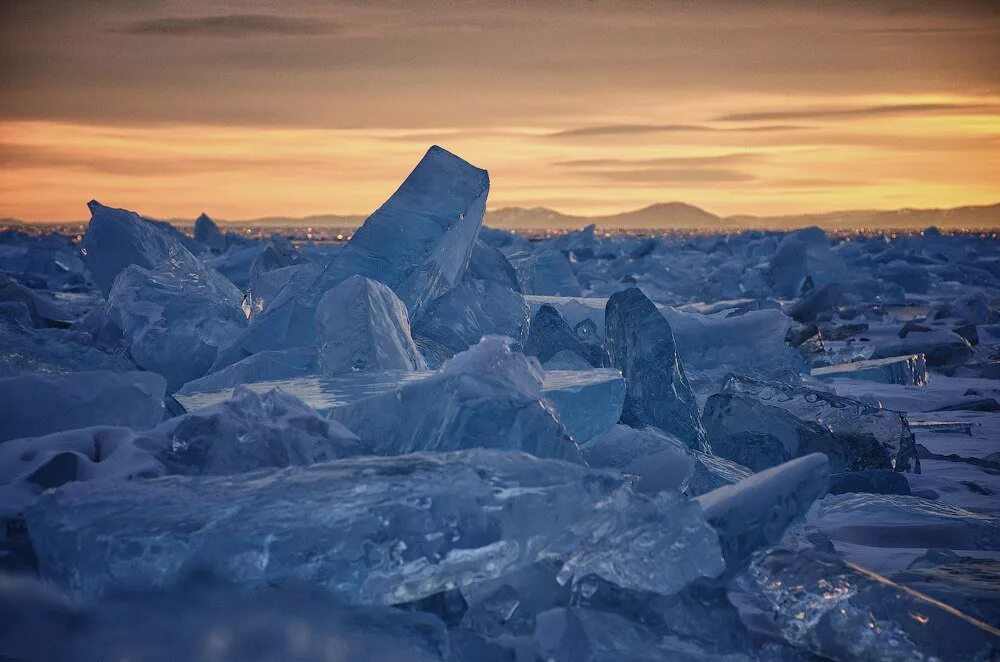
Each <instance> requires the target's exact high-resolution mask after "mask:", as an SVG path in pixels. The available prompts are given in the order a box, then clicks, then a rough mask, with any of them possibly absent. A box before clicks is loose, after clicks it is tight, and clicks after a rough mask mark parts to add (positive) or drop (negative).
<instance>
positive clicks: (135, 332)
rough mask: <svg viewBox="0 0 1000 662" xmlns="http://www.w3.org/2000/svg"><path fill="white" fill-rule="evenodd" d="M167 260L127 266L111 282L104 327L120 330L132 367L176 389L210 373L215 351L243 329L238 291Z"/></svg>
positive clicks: (227, 283)
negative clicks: (157, 376) (158, 376)
mask: <svg viewBox="0 0 1000 662" xmlns="http://www.w3.org/2000/svg"><path fill="white" fill-rule="evenodd" d="M186 269H187V266H186V265H184V264H182V263H178V262H171V261H167V262H164V263H162V264H160V265H159V266H157V267H155V268H154V269H152V270H150V269H145V268H143V267H140V266H136V265H130V266H128V267H126V268H125V269H123V270H122V271H121V273H119V274H118V277H117V278H116V279H115V283H114V286H113V287H112V288H111V292H110V293H109V294H108V302H107V305H106V306H105V309H104V320H105V324H110V325H113V327H115V328H117V329H120V331H121V333H122V335H123V340H124V343H125V345H126V346H127V347H128V348H129V349H130V352H131V354H132V357H133V358H134V359H135V361H136V363H137V364H138V365H140V366H141V367H143V368H146V369H147V370H152V371H154V372H158V373H160V374H161V375H163V376H164V377H166V379H167V387H168V389H169V390H170V391H174V390H176V389H178V388H180V386H181V385H182V384H184V383H185V382H188V381H190V380H192V379H195V378H196V377H200V376H202V375H204V374H205V373H206V372H208V370H209V368H211V367H212V364H213V363H214V362H215V360H216V358H217V356H218V353H219V349H220V348H222V347H225V346H227V345H228V344H229V343H231V342H232V341H233V340H234V339H235V338H236V337H238V335H239V333H240V332H241V331H242V330H243V329H244V327H245V326H246V315H245V314H244V312H243V310H242V309H241V308H240V305H239V303H240V299H241V297H240V295H239V292H238V290H236V288H235V287H233V285H232V284H231V283H229V282H228V281H226V282H224V283H221V286H220V283H219V282H217V281H223V280H224V279H223V278H222V277H221V276H218V275H216V278H215V279H213V278H207V277H203V276H204V275H205V274H204V273H201V274H199V273H191V272H188V271H187V270H186Z"/></svg>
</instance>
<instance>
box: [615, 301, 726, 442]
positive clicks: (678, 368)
mask: <svg viewBox="0 0 1000 662" xmlns="http://www.w3.org/2000/svg"><path fill="white" fill-rule="evenodd" d="M605 325H606V331H605V336H606V338H607V345H608V353H609V354H610V356H611V365H612V366H614V367H616V368H618V369H619V370H621V371H622V375H623V376H624V377H625V388H626V392H625V406H624V409H623V411H622V422H623V423H626V424H628V425H632V426H636V427H642V426H645V425H653V426H655V427H658V428H660V429H661V430H664V431H665V432H669V433H671V434H673V435H676V436H677V437H678V438H679V439H681V440H683V441H684V442H685V443H687V444H688V445H689V446H691V447H692V448H695V449H698V450H708V441H707V439H706V436H705V429H704V428H703V427H702V424H701V414H700V413H699V412H698V404H697V402H695V398H694V393H692V392H691V386H690V385H689V384H688V381H687V377H686V376H685V375H684V367H683V366H682V365H681V360H680V357H679V356H678V355H677V349H676V347H675V345H674V336H673V332H672V331H671V329H670V324H669V323H668V322H667V320H666V318H664V317H663V315H662V314H661V313H660V311H659V310H657V309H656V306H655V305H653V302H652V301H650V300H649V299H648V298H647V297H646V295H645V294H643V293H642V292H641V291H640V290H639V289H638V288H635V287H633V288H629V289H627V290H625V291H623V292H618V293H617V294H614V295H612V296H611V298H610V299H608V305H607V311H606V313H605Z"/></svg>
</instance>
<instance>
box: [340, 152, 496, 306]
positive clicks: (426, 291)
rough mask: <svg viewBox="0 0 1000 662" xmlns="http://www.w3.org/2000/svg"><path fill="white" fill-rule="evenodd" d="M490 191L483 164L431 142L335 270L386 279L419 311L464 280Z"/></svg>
mask: <svg viewBox="0 0 1000 662" xmlns="http://www.w3.org/2000/svg"><path fill="white" fill-rule="evenodd" d="M489 190H490V179H489V175H488V174H487V173H486V171H485V170H480V169H479V168H476V167H475V166H472V165H470V164H469V163H466V162H465V161H463V160H462V159H460V158H459V157H457V156H455V155H454V154H452V153H451V152H448V151H447V150H444V149H442V148H440V147H438V146H437V145H435V146H433V147H431V148H430V149H429V150H427V153H426V154H425V155H424V158H423V159H421V160H420V163H418V164H417V167H416V168H414V169H413V172H411V173H410V174H409V176H408V177H407V178H406V179H405V180H404V181H403V184H402V185H401V186H400V187H399V189H397V190H396V192H395V193H393V194H392V197H390V198H389V199H388V200H387V201H386V202H385V203H384V204H383V205H382V206H381V207H379V208H378V210H376V211H375V213H374V214H372V215H371V216H369V217H368V220H366V221H365V223H364V225H362V226H361V227H360V228H359V229H358V231H357V232H355V233H354V236H353V237H352V238H351V241H350V242H348V244H347V246H346V247H345V248H344V251H343V252H342V253H341V254H340V255H339V256H338V258H337V260H336V265H335V267H336V269H337V270H338V271H341V272H343V273H356V274H361V275H362V276H367V277H369V278H373V279H375V280H379V281H381V282H383V283H385V284H386V285H388V286H389V287H391V288H392V290H393V291H394V292H395V293H396V294H397V295H399V298H400V299H402V300H403V302H404V303H405V304H406V308H407V310H409V311H410V315H411V316H412V317H417V316H418V315H419V313H420V311H421V310H422V309H423V307H424V306H425V305H427V304H428V303H430V301H431V300H433V299H436V298H437V297H439V296H441V295H442V294H444V293H445V292H446V291H448V290H450V289H451V288H453V287H455V286H456V285H458V283H459V282H460V281H461V280H462V275H463V274H464V273H465V268H466V266H467V265H468V263H469V257H470V255H471V254H472V247H473V243H474V242H475V240H476V235H477V233H478V231H479V227H480V225H481V224H482V222H483V211H484V210H485V207H486V196H487V195H488V194H489Z"/></svg>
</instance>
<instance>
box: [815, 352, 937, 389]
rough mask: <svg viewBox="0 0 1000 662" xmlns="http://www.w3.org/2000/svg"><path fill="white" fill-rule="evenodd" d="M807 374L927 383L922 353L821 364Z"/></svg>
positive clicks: (916, 383) (837, 377) (920, 384)
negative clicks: (827, 364)
mask: <svg viewBox="0 0 1000 662" xmlns="http://www.w3.org/2000/svg"><path fill="white" fill-rule="evenodd" d="M809 374H811V375H812V376H813V377H820V378H823V379H862V380H865V381H871V382H879V383H882V384H904V385H907V386H923V385H925V384H926V383H927V361H926V360H925V359H924V355H923V354H908V355H906V356H892V357H889V358H884V359H870V360H862V361H853V362H851V363H838V364H834V365H829V366H822V367H818V368H813V369H812V370H811V371H810V373H809Z"/></svg>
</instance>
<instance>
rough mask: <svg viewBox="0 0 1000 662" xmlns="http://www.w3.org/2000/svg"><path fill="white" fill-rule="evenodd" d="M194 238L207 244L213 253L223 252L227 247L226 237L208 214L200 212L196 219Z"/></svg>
mask: <svg viewBox="0 0 1000 662" xmlns="http://www.w3.org/2000/svg"><path fill="white" fill-rule="evenodd" d="M194 239H195V241H198V242H201V243H203V244H205V247H206V248H208V249H209V250H210V251H212V252H213V253H221V252H223V251H224V250H225V249H226V237H225V236H224V235H223V234H222V232H220V231H219V226H218V225H216V224H215V221H213V220H212V219H211V218H209V217H208V214H204V213H203V214H200V215H199V216H198V218H197V219H195V222H194Z"/></svg>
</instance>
